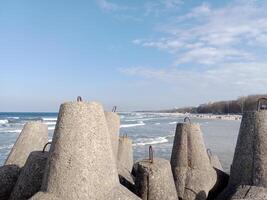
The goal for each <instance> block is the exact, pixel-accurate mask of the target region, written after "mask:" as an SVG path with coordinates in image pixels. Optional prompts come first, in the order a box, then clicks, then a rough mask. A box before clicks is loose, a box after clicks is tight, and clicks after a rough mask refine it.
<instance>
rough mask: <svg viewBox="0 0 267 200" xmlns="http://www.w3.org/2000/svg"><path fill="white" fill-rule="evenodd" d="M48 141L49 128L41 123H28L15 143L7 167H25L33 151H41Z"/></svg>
mask: <svg viewBox="0 0 267 200" xmlns="http://www.w3.org/2000/svg"><path fill="white" fill-rule="evenodd" d="M47 141H48V128H47V125H46V124H43V123H41V122H39V121H33V122H28V123H26V124H25V125H24V127H23V129H22V131H21V133H20V135H19V137H18V139H17V141H16V142H15V144H14V146H13V148H12V150H11V152H10V154H9V156H8V157H7V159H6V162H5V165H12V164H14V165H17V166H19V167H23V166H24V164H25V162H26V160H27V158H28V156H29V155H30V153H31V152H32V151H40V150H42V149H43V147H44V145H45V144H46V143H47Z"/></svg>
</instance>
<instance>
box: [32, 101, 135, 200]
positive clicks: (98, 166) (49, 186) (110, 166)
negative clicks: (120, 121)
mask: <svg viewBox="0 0 267 200" xmlns="http://www.w3.org/2000/svg"><path fill="white" fill-rule="evenodd" d="M120 187H123V186H121V185H120V184H119V179H118V172H117V167H116V160H115V159H114V156H113V150H112V144H111V140H110V134H109V132H108V127H107V122H106V118H105V115H104V111H103V108H102V106H101V105H100V104H98V103H86V102H81V101H79V102H68V103H64V104H62V105H61V106H60V111H59V116H58V121H57V124H56V128H55V132H54V136H53V140H52V144H51V147H50V152H49V157H48V162H47V165H46V172H45V175H44V178H43V184H42V192H38V193H37V194H36V195H34V196H33V197H32V198H31V199H34V200H35V199H38V200H39V199H40V200H46V199H64V200H73V199H76V200H85V199H99V200H101V199H103V200H104V199H110V197H111V196H112V195H115V196H116V195H118V196H119V197H120V198H121V199H138V197H136V196H134V195H133V194H132V193H131V192H129V191H128V190H127V191H124V190H123V189H121V188H120ZM118 188H119V189H118ZM121 190H123V192H121ZM120 198H117V199H120Z"/></svg>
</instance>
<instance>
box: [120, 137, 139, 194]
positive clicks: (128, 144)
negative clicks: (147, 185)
mask: <svg viewBox="0 0 267 200" xmlns="http://www.w3.org/2000/svg"><path fill="white" fill-rule="evenodd" d="M117 166H118V174H119V180H120V183H121V184H122V185H123V186H125V187H126V188H128V189H129V190H130V191H132V192H134V190H135V186H134V178H133V176H132V174H131V171H132V168H133V144H132V140H131V139H130V138H129V137H127V136H126V135H124V136H120V137H119V148H118V155H117Z"/></svg>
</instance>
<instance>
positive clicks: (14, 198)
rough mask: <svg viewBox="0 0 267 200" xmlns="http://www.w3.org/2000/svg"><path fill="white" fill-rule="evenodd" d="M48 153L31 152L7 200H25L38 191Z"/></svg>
mask: <svg viewBox="0 0 267 200" xmlns="http://www.w3.org/2000/svg"><path fill="white" fill-rule="evenodd" d="M47 157H48V152H42V151H34V152H32V153H31V154H30V155H29V157H28V159H27V161H26V163H25V166H24V167H23V169H22V171H21V173H20V176H19V178H18V180H17V183H16V185H15V187H14V189H13V191H12V193H11V195H10V198H9V200H27V199H29V198H30V197H32V196H33V195H34V194H35V193H37V192H38V191H40V189H41V184H42V179H43V175H44V171H45V166H46V161H47Z"/></svg>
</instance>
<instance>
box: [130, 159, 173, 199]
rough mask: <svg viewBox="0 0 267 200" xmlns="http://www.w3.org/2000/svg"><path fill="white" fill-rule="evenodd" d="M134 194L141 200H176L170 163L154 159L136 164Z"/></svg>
mask: <svg viewBox="0 0 267 200" xmlns="http://www.w3.org/2000/svg"><path fill="white" fill-rule="evenodd" d="M135 165H136V172H135V173H136V177H135V185H136V193H137V195H138V196H140V197H141V198H142V199H143V200H177V199H178V197H177V192H176V188H175V184H174V181H173V176H172V171H171V166H170V162H169V161H167V160H165V159H161V158H155V159H154V160H153V163H151V162H150V160H142V161H139V162H137V163H136V164H135Z"/></svg>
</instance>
